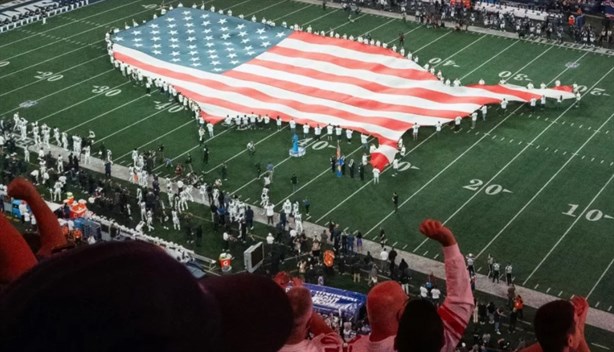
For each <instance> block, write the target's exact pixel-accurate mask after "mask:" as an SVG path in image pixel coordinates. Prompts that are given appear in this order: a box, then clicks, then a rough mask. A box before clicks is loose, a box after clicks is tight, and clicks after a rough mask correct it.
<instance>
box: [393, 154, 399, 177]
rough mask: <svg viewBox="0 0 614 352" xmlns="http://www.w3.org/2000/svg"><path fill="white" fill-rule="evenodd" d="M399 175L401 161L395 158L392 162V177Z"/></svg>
mask: <svg viewBox="0 0 614 352" xmlns="http://www.w3.org/2000/svg"><path fill="white" fill-rule="evenodd" d="M398 173H399V159H397V158H394V160H392V177H395V176H396V175H397V174H398Z"/></svg>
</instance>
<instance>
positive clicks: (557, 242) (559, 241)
mask: <svg viewBox="0 0 614 352" xmlns="http://www.w3.org/2000/svg"><path fill="white" fill-rule="evenodd" d="M613 69H614V68H613ZM610 71H611V70H610ZM612 179H614V174H612V176H610V178H609V179H608V181H607V182H606V183H605V184H604V185H603V187H601V189H600V190H599V192H597V194H595V196H594V197H593V199H591V201H590V202H589V203H588V204H587V205H586V207H585V208H584V210H582V212H581V213H580V214H579V215H578V217H577V218H576V220H574V222H573V223H571V225H570V226H569V227H568V228H567V230H566V231H565V233H563V235H562V236H561V238H559V240H558V241H556V243H555V244H554V246H552V248H550V250H549V251H548V253H546V255H545V256H544V257H543V258H542V260H541V261H540V262H539V264H537V266H536V267H535V269H533V271H531V274H529V276H527V278H526V279H525V280H524V281H523V282H522V284H523V285H524V284H526V283H527V281H529V280H530V279H531V277H533V275H534V274H535V272H537V270H539V268H540V267H541V266H542V264H544V262H545V261H546V259H548V257H550V254H552V252H554V250H555V249H556V247H558V245H559V244H560V243H561V242H562V241H563V239H565V237H567V235H568V234H569V232H571V229H572V228H573V227H574V226H575V225H576V224H577V223H578V221H580V219H582V218H584V214H585V213H586V212H587V211H588V210H589V209H590V207H591V205H593V203H594V202H595V201H596V200H597V198H598V197H599V196H600V195H601V193H602V192H603V190H605V188H606V187H607V186H608V185H609V184H610V182H612Z"/></svg>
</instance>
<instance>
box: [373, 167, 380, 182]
mask: <svg viewBox="0 0 614 352" xmlns="http://www.w3.org/2000/svg"><path fill="white" fill-rule="evenodd" d="M379 174H380V171H379V169H378V168H376V167H374V168H373V184H374V185H376V184H378V183H379Z"/></svg>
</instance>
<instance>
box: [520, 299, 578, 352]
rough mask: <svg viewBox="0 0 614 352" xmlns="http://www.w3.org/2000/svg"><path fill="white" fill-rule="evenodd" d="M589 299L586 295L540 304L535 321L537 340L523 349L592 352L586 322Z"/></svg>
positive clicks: (553, 351)
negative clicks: (586, 331)
mask: <svg viewBox="0 0 614 352" xmlns="http://www.w3.org/2000/svg"><path fill="white" fill-rule="evenodd" d="M587 313H588V302H587V301H586V299H584V298H582V297H574V298H573V299H572V300H571V301H565V300H557V301H553V302H550V303H546V304H544V305H543V306H541V307H539V309H538V310H537V313H535V320H534V322H533V325H534V327H535V337H536V338H537V343H535V344H533V345H531V346H529V347H528V348H526V349H524V350H522V352H570V351H577V352H588V351H590V348H589V347H588V344H587V342H586V339H585V338H584V324H585V322H586V315H587Z"/></svg>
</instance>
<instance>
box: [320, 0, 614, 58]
mask: <svg viewBox="0 0 614 352" xmlns="http://www.w3.org/2000/svg"><path fill="white" fill-rule="evenodd" d="M325 2H326V1H325ZM340 2H341V3H342V4H343V6H344V8H345V9H346V10H348V11H349V10H350V9H354V10H353V12H355V13H357V14H358V13H360V6H365V7H372V8H375V9H379V10H388V11H396V12H399V13H401V14H402V15H403V18H406V17H407V16H415V20H416V21H417V22H419V23H421V24H423V25H425V26H426V27H427V28H429V27H443V26H445V23H446V22H453V23H454V24H455V27H456V29H458V30H461V29H466V28H467V27H468V26H470V25H471V26H480V27H485V28H490V29H493V30H500V31H508V32H513V33H517V34H518V36H519V37H520V38H530V39H538V38H543V39H548V40H553V41H558V42H562V41H575V42H576V43H580V44H584V45H586V46H592V47H595V46H601V47H607V48H612V46H613V45H614V36H613V35H612V29H613V28H612V27H613V26H612V23H611V20H608V19H607V18H604V19H603V20H602V23H601V27H599V28H596V27H595V26H594V25H592V24H590V23H587V24H585V25H584V24H582V25H577V23H576V21H575V18H576V16H579V15H582V13H583V11H582V3H581V2H579V1H553V2H547V3H543V4H531V5H521V4H505V5H504V6H500V5H501V4H497V6H493V7H488V8H487V7H475V8H468V7H465V6H464V2H462V1H455V2H452V3H450V2H443V1H434V2H433V1H430V2H425V1H420V0H410V1H395V0H392V1H390V0H383V1H375V0H373V1H367V0H341V1H340ZM472 4H473V2H472ZM529 10H531V11H537V12H538V13H540V14H541V15H540V16H539V17H540V19H537V18H530V17H529V16H526V13H527V12H528V11H529ZM523 13H524V14H525V15H524V16H521V15H519V14H523ZM350 20H352V19H351V17H350Z"/></svg>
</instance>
